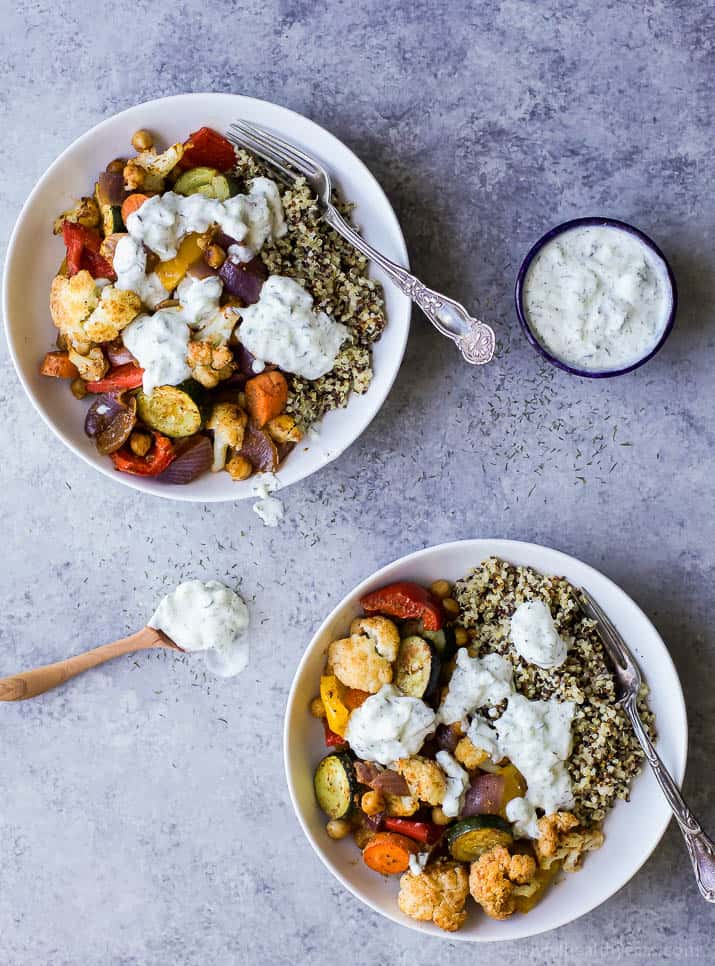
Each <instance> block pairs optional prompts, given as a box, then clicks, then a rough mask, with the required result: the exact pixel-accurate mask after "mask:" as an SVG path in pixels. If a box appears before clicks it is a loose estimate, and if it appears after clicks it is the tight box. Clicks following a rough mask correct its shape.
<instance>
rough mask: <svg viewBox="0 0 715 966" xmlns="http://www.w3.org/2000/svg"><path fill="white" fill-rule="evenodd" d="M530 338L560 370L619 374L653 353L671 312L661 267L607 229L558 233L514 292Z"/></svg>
mask: <svg viewBox="0 0 715 966" xmlns="http://www.w3.org/2000/svg"><path fill="white" fill-rule="evenodd" d="M521 301H522V308H523V311H524V315H525V317H526V321H527V323H528V325H529V328H530V329H531V330H532V332H533V335H534V337H535V338H536V339H537V340H538V341H539V342H540V343H541V345H542V346H543V347H544V348H545V349H546V350H547V351H548V352H549V353H551V355H553V356H554V357H556V358H557V359H558V360H559V361H561V362H564V363H565V364H566V365H570V366H573V367H574V368H577V369H582V370H585V371H608V370H618V369H623V368H627V367H628V366H631V365H634V364H635V363H637V362H639V361H640V360H641V359H643V358H644V357H645V356H647V355H648V354H649V353H650V352H652V351H653V349H655V348H656V346H657V344H658V342H659V341H660V339H661V337H662V335H663V333H664V331H665V328H666V326H667V324H668V320H669V318H670V315H671V311H672V308H673V287H672V285H671V282H670V277H669V275H668V270H667V267H666V265H665V262H664V261H663V259H662V258H660V257H659V255H658V254H657V253H656V252H655V251H654V250H653V249H652V248H651V247H650V246H649V245H647V244H646V243H645V242H643V241H642V240H641V239H640V238H639V237H638V236H637V235H635V234H633V233H632V232H630V231H627V230H625V229H623V228H618V227H616V226H614V225H608V224H605V225H588V226H580V227H574V228H569V229H566V230H564V231H563V232H561V233H559V234H557V235H555V236H554V237H553V238H551V239H550V240H549V241H548V242H546V244H545V245H544V246H543V248H541V250H540V251H539V252H538V253H537V254H536V256H535V257H534V259H533V261H532V262H531V264H530V266H529V268H528V270H527V272H526V275H525V277H524V282H523V286H522V293H521Z"/></svg>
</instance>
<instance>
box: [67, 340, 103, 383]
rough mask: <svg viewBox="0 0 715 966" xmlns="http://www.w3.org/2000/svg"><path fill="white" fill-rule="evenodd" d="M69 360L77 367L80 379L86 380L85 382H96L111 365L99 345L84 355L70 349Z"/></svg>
mask: <svg viewBox="0 0 715 966" xmlns="http://www.w3.org/2000/svg"><path fill="white" fill-rule="evenodd" d="M68 358H69V360H70V362H73V363H74V364H75V365H76V366H77V371H78V372H79V374H80V378H81V379H84V381H85V382H96V381H97V380H98V379H101V378H102V376H103V375H105V373H106V372H107V371H108V369H109V363H108V362H107V360H106V358H105V356H104V353H103V352H102V350H101V349H100V348H99V346H98V345H96V346H95V347H94V348H93V349H90V350H89V352H87V353H86V354H84V355H82V354H80V353H79V352H75V350H74V349H70V351H69V353H68Z"/></svg>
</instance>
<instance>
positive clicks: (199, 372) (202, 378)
mask: <svg viewBox="0 0 715 966" xmlns="http://www.w3.org/2000/svg"><path fill="white" fill-rule="evenodd" d="M187 361H188V363H189V368H190V369H191V375H192V376H193V377H194V379H195V380H196V381H197V382H200V383H201V385H202V386H203V387H204V388H205V389H214V388H215V387H216V386H218V384H219V383H220V382H221V381H222V380H223V379H228V378H229V376H231V375H233V373H234V371H235V369H236V363H235V362H234V361H233V353H232V352H231V350H230V349H229V348H228V346H225V345H222V346H213V345H211V343H210V342H189V347H188V350H187Z"/></svg>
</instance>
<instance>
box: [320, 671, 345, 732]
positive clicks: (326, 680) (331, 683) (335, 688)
mask: <svg viewBox="0 0 715 966" xmlns="http://www.w3.org/2000/svg"><path fill="white" fill-rule="evenodd" d="M320 700H321V701H322V702H323V707H324V708H325V717H326V719H327V721H328V727H329V728H330V730H331V731H334V732H335V734H336V735H340V737H341V738H343V737H345V729H346V728H347V726H348V717H349V715H350V712H349V711H348V709H347V708H346V707H345V704H344V703H343V699H342V685H341V683H340V681H338V679H337V678H336V677H335V675H334V674H325V675H323V677H321V679H320Z"/></svg>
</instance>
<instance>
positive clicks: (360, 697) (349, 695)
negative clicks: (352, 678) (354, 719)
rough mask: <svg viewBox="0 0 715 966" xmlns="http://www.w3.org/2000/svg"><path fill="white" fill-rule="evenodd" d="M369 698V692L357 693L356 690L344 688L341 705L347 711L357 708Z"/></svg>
mask: <svg viewBox="0 0 715 966" xmlns="http://www.w3.org/2000/svg"><path fill="white" fill-rule="evenodd" d="M369 697H370V693H369V691H359V690H358V689H357V688H346V689H345V694H344V695H343V704H344V705H345V707H346V708H347V709H348V710H349V711H354V710H355V708H359V707H360V705H361V704H363V702H365V701H367V699H368V698H369Z"/></svg>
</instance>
